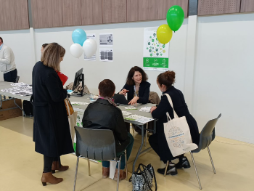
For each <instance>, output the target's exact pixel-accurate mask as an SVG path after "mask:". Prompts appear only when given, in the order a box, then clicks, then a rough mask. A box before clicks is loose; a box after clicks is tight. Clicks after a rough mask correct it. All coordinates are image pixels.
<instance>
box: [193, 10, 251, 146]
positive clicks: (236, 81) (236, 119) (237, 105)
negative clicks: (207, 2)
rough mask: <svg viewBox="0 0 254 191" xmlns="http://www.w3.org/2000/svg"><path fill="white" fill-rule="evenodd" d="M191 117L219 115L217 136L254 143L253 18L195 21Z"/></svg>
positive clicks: (240, 16) (201, 122)
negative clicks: (195, 38)
mask: <svg viewBox="0 0 254 191" xmlns="http://www.w3.org/2000/svg"><path fill="white" fill-rule="evenodd" d="M197 36H198V38H197V39H198V40H197V51H196V52H197V56H196V69H195V84H194V86H193V87H194V89H195V92H194V97H195V101H194V108H195V109H194V111H195V112H194V114H195V116H196V119H197V121H198V124H199V127H202V126H203V125H204V124H205V123H206V121H207V120H208V119H210V118H213V117H216V116H217V115H219V113H222V118H221V119H220V121H219V124H218V128H216V131H217V135H220V136H224V137H227V138H232V139H236V140H241V141H244V142H250V143H254V136H253V135H254V127H253V124H254V117H253V115H254V88H253V86H254V75H253V71H254V14H238V15H224V16H213V17H199V18H198V28H197Z"/></svg>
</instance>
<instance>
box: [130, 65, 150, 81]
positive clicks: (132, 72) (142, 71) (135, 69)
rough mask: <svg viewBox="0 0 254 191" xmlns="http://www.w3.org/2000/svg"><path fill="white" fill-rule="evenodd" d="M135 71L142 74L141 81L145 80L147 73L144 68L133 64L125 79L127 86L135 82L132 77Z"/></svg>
mask: <svg viewBox="0 0 254 191" xmlns="http://www.w3.org/2000/svg"><path fill="white" fill-rule="evenodd" d="M135 72H140V73H141V75H142V82H146V81H147V79H148V77H147V74H146V73H145V72H144V70H143V69H142V68H140V67H138V66H134V67H132V68H131V69H130V71H129V73H128V76H127V79H126V84H127V85H129V86H133V85H134V84H135V82H134V80H133V79H132V78H133V76H134V73H135Z"/></svg>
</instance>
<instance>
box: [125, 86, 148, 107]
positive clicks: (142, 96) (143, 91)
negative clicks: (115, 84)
mask: <svg viewBox="0 0 254 191" xmlns="http://www.w3.org/2000/svg"><path fill="white" fill-rule="evenodd" d="M150 85H151V84H150V83H149V82H141V84H140V87H139V100H138V101H137V102H138V103H142V104H146V103H148V102H149V94H150ZM123 89H126V90H129V92H128V93H127V99H128V101H131V100H132V99H133V97H134V85H132V86H130V85H128V84H125V85H124V87H123Z"/></svg>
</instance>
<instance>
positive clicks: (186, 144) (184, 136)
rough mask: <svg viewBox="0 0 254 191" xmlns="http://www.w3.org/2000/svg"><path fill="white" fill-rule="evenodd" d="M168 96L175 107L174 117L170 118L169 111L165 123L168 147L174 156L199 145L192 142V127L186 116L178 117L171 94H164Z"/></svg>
mask: <svg viewBox="0 0 254 191" xmlns="http://www.w3.org/2000/svg"><path fill="white" fill-rule="evenodd" d="M164 95H166V96H167V98H168V102H169V104H170V105H171V107H172V109H173V117H174V118H173V119H171V118H170V116H169V114H168V112H167V113H166V114H167V118H168V119H169V120H168V122H167V123H164V133H165V137H166V140H167V143H168V147H169V149H170V151H171V153H172V155H173V156H174V157H176V156H179V155H182V154H184V153H186V152H189V151H192V150H194V149H196V148H198V146H197V145H196V144H194V143H192V138H191V134H190V128H189V125H188V123H187V120H186V117H185V116H183V117H178V115H177V114H176V112H175V110H174V105H173V102H172V99H171V97H170V95H168V94H164Z"/></svg>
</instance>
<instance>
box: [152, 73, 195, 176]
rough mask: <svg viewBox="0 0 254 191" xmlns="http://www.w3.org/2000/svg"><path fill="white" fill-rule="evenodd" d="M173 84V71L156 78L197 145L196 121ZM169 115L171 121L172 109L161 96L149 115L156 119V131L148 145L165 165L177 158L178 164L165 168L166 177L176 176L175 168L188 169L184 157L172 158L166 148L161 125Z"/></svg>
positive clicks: (188, 165) (160, 170) (165, 98)
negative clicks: (169, 175) (184, 120)
mask: <svg viewBox="0 0 254 191" xmlns="http://www.w3.org/2000/svg"><path fill="white" fill-rule="evenodd" d="M174 82H175V72H173V71H167V72H164V73H161V74H160V75H159V76H158V77H157V84H158V87H159V89H160V90H161V91H162V93H163V94H169V95H170V97H171V99H172V102H173V106H174V110H175V112H176V114H177V115H178V116H179V117H182V116H185V117H186V120H187V123H188V125H189V128H190V133H191V137H192V141H193V143H195V144H197V145H198V143H199V130H198V125H197V122H196V120H195V119H194V118H193V117H192V115H191V114H190V113H189V110H188V107H187V105H186V103H185V100H184V96H183V94H182V92H181V91H180V90H178V89H176V88H175V87H174V86H173V84H174ZM167 112H168V113H169V115H170V117H171V119H173V118H174V117H173V109H172V107H171V105H170V104H169V102H168V99H167V96H166V95H162V96H161V102H160V104H159V105H158V106H157V107H152V108H151V113H152V116H153V118H155V119H157V120H158V121H157V129H156V133H155V134H154V135H152V136H150V138H149V143H150V145H151V147H152V148H153V150H154V151H155V152H156V153H157V154H158V155H159V157H160V159H161V160H162V161H163V162H164V163H165V164H166V163H167V161H171V160H173V159H175V158H179V162H178V163H177V164H173V163H171V162H170V163H169V166H168V168H167V173H166V174H167V175H168V174H171V175H176V174H177V168H190V164H189V161H188V159H187V158H186V157H185V156H184V155H181V156H178V157H173V156H172V154H171V152H170V149H169V147H168V144H167V141H166V137H165V134H164V126H163V123H166V122H167V121H168V119H167V116H166V113H167ZM157 171H158V173H160V174H164V172H165V168H162V169H158V170H157Z"/></svg>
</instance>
